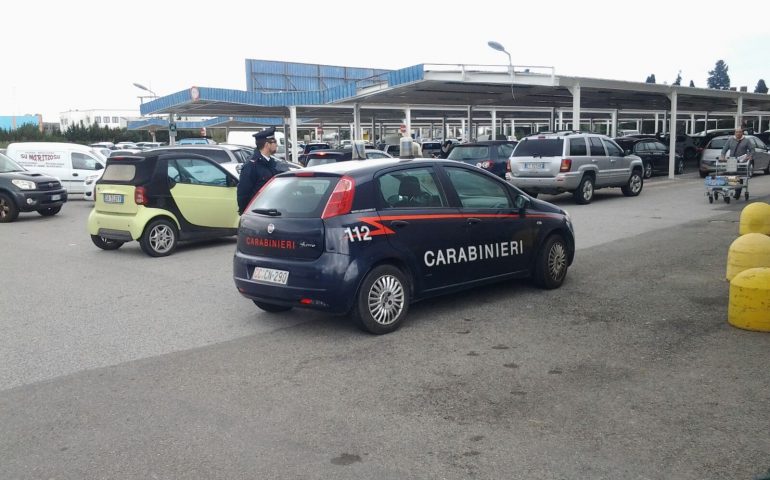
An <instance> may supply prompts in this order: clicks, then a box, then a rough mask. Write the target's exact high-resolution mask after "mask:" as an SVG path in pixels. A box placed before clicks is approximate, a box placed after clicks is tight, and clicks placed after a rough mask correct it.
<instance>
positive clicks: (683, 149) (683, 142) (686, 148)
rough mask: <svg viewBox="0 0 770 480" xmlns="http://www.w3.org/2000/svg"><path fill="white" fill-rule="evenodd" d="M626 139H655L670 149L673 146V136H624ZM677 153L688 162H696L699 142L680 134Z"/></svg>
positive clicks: (677, 141)
mask: <svg viewBox="0 0 770 480" xmlns="http://www.w3.org/2000/svg"><path fill="white" fill-rule="evenodd" d="M624 137H629V138H653V139H656V140H658V141H660V142H661V143H663V144H664V145H666V147H668V146H669V145H670V144H671V135H668V134H666V135H662V134H633V135H624ZM675 151H676V153H677V155H679V156H681V157H682V158H684V160H685V161H686V162H689V161H691V160H696V159H697V158H698V152H699V150H698V142H697V140H696V139H695V138H694V137H693V136H691V135H687V134H684V133H678V134H677V135H676V150H675Z"/></svg>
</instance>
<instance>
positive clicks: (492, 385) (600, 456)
mask: <svg viewBox="0 0 770 480" xmlns="http://www.w3.org/2000/svg"><path fill="white" fill-rule="evenodd" d="M695 177H697V174H695ZM695 177H693V176H692V174H690V176H687V175H686V176H685V177H682V178H677V179H676V180H668V179H665V178H656V179H654V180H653V181H650V182H647V184H646V185H645V189H644V191H643V192H642V195H641V196H640V197H638V198H625V197H623V196H622V195H621V194H620V192H619V191H617V190H608V191H606V192H605V191H603V190H601V191H599V192H597V198H596V200H595V201H594V202H593V203H592V204H590V205H586V206H576V205H574V203H572V201H571V199H570V198H569V197H568V196H566V195H563V196H555V197H545V196H544V197H542V198H544V199H546V200H550V201H553V202H554V203H557V204H559V205H562V206H563V207H564V208H566V209H568V211H569V212H570V214H571V215H572V217H573V220H574V223H575V226H576V235H577V239H578V252H577V254H576V259H575V263H574V264H573V265H572V267H571V268H570V271H569V273H568V276H567V280H566V282H565V284H564V285H563V286H562V288H560V289H558V290H553V291H543V290H539V289H537V288H535V287H533V286H531V285H530V284H529V283H528V282H526V281H513V282H505V283H502V284H498V285H494V286H491V287H483V288H479V289H474V290H471V291H467V292H464V293H460V294H455V295H452V296H449V297H441V298H437V299H432V300H429V301H424V302H421V303H418V304H416V305H414V306H413V308H412V309H411V311H410V316H409V318H408V319H407V321H406V323H405V325H404V326H403V327H402V328H401V329H400V330H398V331H396V332H395V333H392V334H389V335H385V336H371V335H368V334H364V333H362V332H360V331H359V330H357V329H356V328H355V327H353V326H352V325H351V323H350V322H349V321H347V320H346V319H345V318H344V317H330V316H326V315H322V314H318V313H314V312H304V311H292V312H288V313H284V314H280V315H270V314H267V313H264V312H259V311H258V310H256V308H255V307H254V306H253V305H252V304H251V302H249V301H248V300H245V299H243V298H241V297H240V296H239V295H238V294H237V292H236V291H235V288H234V286H233V284H232V279H231V278H230V274H231V258H232V252H233V249H234V245H235V244H234V240H232V239H225V240H220V241H215V242H208V243H204V244H194V245H189V246H185V247H182V248H180V249H179V250H178V251H177V252H176V253H175V254H174V255H173V256H171V257H168V258H162V259H152V258H149V257H146V256H145V255H144V254H143V253H141V250H139V247H138V245H136V244H134V245H130V244H128V245H125V246H124V247H123V248H122V249H120V250H118V251H115V252H104V251H100V250H98V249H96V247H94V246H93V245H91V244H90V240H88V236H87V234H86V232H85V218H86V215H87V213H88V209H89V208H90V206H89V205H88V204H87V203H86V202H82V201H81V202H77V201H73V202H70V204H68V205H67V206H65V209H64V210H62V213H61V214H60V215H59V216H57V217H52V218H41V217H37V216H36V215H35V214H27V215H22V217H20V219H19V221H18V222H16V223H13V224H9V225H2V226H0V227H1V228H0V231H1V232H2V233H1V234H0V235H2V238H3V242H2V243H3V245H4V247H3V248H2V249H0V264H2V265H3V271H4V277H5V280H6V283H5V285H4V287H3V288H2V289H0V312H2V317H1V318H0V329H2V331H3V332H4V339H3V342H0V431H1V432H2V435H0V478H2V479H57V480H59V479H83V478H105V479H113V478H121V479H124V478H125V479H134V478H135V479H187V478H189V479H200V478H206V479H233V478H301V479H322V478H324V479H326V478H335V479H361V478H368V479H402V478H403V479H412V478H414V479H425V478H446V479H466V478H489V479H498V478H521V479H573V478H581V479H582V478H591V479H605V478H606V479H617V478H636V479H673V478H676V479H703V478H709V479H752V478H754V477H755V476H758V475H761V474H763V473H765V472H767V471H768V469H770V454H769V453H768V452H770V435H768V420H767V419H768V418H770V402H768V400H769V399H770V382H768V381H767V378H768V374H767V365H768V364H770V361H769V360H770V335H768V334H762V333H756V332H747V331H742V330H738V329H735V328H733V327H731V326H729V325H728V324H727V301H728V288H729V285H728V284H727V283H726V282H725V281H724V273H725V265H726V263H725V262H726V257H727V250H728V247H729V245H730V244H731V242H732V241H733V240H734V239H735V238H736V237H737V232H738V223H737V222H738V219H739V214H740V210H741V208H742V207H743V206H745V202H744V201H743V200H741V201H738V202H735V201H734V202H733V203H731V204H729V205H728V204H723V203H718V204H709V203H708V202H707V200H706V198H705V194H704V189H703V183H702V181H701V180H700V179H699V178H695ZM751 188H752V192H753V193H752V200H753V199H755V198H756V199H760V200H763V201H765V202H767V201H770V176H767V178H765V177H764V176H762V175H759V176H757V177H755V179H752V183H751Z"/></svg>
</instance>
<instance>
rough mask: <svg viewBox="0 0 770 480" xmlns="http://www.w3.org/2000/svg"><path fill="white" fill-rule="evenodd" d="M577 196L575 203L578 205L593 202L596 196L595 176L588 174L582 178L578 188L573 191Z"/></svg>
mask: <svg viewBox="0 0 770 480" xmlns="http://www.w3.org/2000/svg"><path fill="white" fill-rule="evenodd" d="M573 195H574V197H575V203H577V204H578V205H586V204H588V203H591V200H593V198H594V179H593V177H591V176H589V175H586V176H584V177H583V178H582V179H581V180H580V184H579V185H578V188H577V190H575V193H573Z"/></svg>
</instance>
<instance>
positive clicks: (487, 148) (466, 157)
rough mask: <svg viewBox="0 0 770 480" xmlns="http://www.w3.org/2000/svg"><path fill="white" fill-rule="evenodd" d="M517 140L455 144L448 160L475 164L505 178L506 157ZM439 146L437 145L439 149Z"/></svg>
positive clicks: (511, 151)
mask: <svg viewBox="0 0 770 480" xmlns="http://www.w3.org/2000/svg"><path fill="white" fill-rule="evenodd" d="M517 143H518V142H516V141H514V140H488V141H484V142H476V143H461V144H459V145H455V147H454V148H452V151H451V152H449V156H448V157H447V158H448V159H449V160H456V161H458V162H463V163H467V164H470V165H476V166H477V167H479V168H483V169H484V170H486V171H488V172H491V173H494V174H495V175H497V176H498V177H500V178H502V179H505V174H506V172H507V171H508V158H509V157H510V156H511V153H513V149H514V148H516V144H517ZM440 148H441V146H440V145H439V150H440Z"/></svg>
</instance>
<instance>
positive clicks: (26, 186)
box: [0, 153, 67, 223]
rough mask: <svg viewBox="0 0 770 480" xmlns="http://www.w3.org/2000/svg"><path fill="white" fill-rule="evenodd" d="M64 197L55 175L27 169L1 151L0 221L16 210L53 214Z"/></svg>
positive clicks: (9, 219)
mask: <svg viewBox="0 0 770 480" xmlns="http://www.w3.org/2000/svg"><path fill="white" fill-rule="evenodd" d="M66 201H67V191H66V190H65V189H64V188H63V187H62V185H61V182H59V180H58V179H56V178H54V177H48V176H46V175H42V174H40V173H33V172H30V171H29V170H27V169H25V168H24V167H22V166H21V165H19V164H17V163H16V162H14V161H13V160H11V159H10V158H9V157H7V156H6V155H4V154H2V153H0V223H10V222H12V221H14V220H16V218H17V217H18V216H19V212H37V213H39V214H40V215H42V216H44V217H49V216H51V215H56V214H57V213H59V211H60V210H61V207H62V205H64V203H65V202H66Z"/></svg>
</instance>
